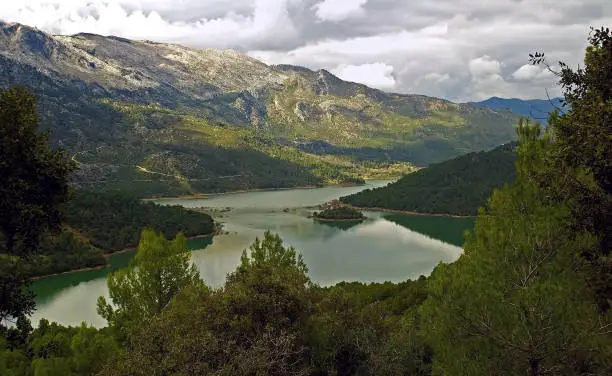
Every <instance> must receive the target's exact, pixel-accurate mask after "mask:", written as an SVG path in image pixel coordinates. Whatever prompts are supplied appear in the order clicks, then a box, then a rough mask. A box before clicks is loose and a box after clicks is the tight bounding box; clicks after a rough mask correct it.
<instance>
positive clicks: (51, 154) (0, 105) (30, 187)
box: [0, 88, 75, 326]
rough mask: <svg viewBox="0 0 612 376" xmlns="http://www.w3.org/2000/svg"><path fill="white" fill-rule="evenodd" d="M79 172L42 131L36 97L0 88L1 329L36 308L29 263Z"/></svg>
mask: <svg viewBox="0 0 612 376" xmlns="http://www.w3.org/2000/svg"><path fill="white" fill-rule="evenodd" d="M74 168H75V166H74V164H73V163H72V162H71V161H70V159H69V158H67V156H66V154H65V153H64V151H63V150H62V149H53V148H51V147H50V145H49V136H48V134H47V133H44V132H41V131H40V130H39V129H38V115H37V112H36V98H35V97H34V95H33V94H31V93H30V92H29V91H28V90H26V89H23V88H14V89H8V90H1V89H0V176H1V177H2V178H1V179H0V261H1V262H0V264H1V265H2V266H1V267H0V297H1V299H0V326H2V325H3V324H4V320H6V319H8V318H18V317H20V316H24V315H27V314H29V313H31V312H32V310H33V309H34V302H33V296H32V294H31V293H29V292H28V291H27V281H28V277H29V275H28V273H27V271H28V268H26V267H24V264H25V259H28V258H29V257H30V256H31V255H32V254H34V253H36V252H37V251H38V248H39V242H40V237H41V235H42V234H43V232H45V231H47V230H54V229H57V228H58V226H59V224H60V215H59V214H60V212H59V205H60V204H61V203H63V202H64V201H66V200H67V199H68V196H69V193H70V189H69V184H68V177H69V174H70V173H71V172H72V171H73V170H74Z"/></svg>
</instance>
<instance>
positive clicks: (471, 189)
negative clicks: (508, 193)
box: [341, 142, 516, 215]
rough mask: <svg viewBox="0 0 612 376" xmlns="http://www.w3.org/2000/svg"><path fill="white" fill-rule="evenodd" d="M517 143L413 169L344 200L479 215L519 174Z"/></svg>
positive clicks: (380, 205) (371, 205)
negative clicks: (482, 207)
mask: <svg viewBox="0 0 612 376" xmlns="http://www.w3.org/2000/svg"><path fill="white" fill-rule="evenodd" d="M515 149H516V143H514V142H513V143H509V144H507V145H503V146H500V147H498V148H496V149H493V150H491V151H483V152H478V153H469V154H466V155H462V156H460V157H457V158H455V159H451V160H449V161H445V162H441V163H437V164H433V165H430V166H429V167H427V168H424V169H421V170H419V171H417V172H413V173H410V174H408V175H406V176H404V177H402V178H401V179H399V180H398V181H396V182H394V183H391V184H389V185H387V186H386V187H380V188H374V189H366V190H364V191H361V192H359V193H355V194H353V195H350V196H346V197H342V198H341V201H343V202H345V203H347V204H350V205H353V206H357V207H369V208H383V209H392V210H405V211H415V212H420V213H438V214H456V215H476V214H477V213H478V207H480V206H482V205H484V204H485V202H486V200H487V198H488V197H489V196H490V195H491V193H493V190H494V189H495V188H501V187H502V186H503V185H504V184H506V183H508V182H510V181H512V180H513V179H514V177H515V168H514V163H515V161H516V152H515Z"/></svg>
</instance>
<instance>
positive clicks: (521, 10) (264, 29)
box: [0, 0, 612, 101]
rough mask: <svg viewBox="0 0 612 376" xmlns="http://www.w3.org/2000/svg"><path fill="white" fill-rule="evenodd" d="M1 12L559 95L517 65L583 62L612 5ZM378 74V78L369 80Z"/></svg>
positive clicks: (400, 87) (84, 28)
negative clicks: (537, 58)
mask: <svg viewBox="0 0 612 376" xmlns="http://www.w3.org/2000/svg"><path fill="white" fill-rule="evenodd" d="M0 19H4V20H6V21H18V22H22V23H25V24H28V25H31V26H37V27H39V28H41V29H43V30H46V31H50V32H55V33H64V34H72V33H77V32H91V33H98V34H114V35H117V36H123V37H127V38H134V39H151V40H157V41H167V42H175V43H181V44H186V45H188V46H194V47H203V48H209V47H213V48H236V49H239V50H241V51H245V52H248V53H249V54H250V55H251V56H254V57H257V58H262V59H263V60H264V61H265V62H267V63H272V64H279V63H286V64H297V65H303V66H306V67H309V68H311V69H321V68H325V69H328V70H335V69H340V68H338V67H340V66H347V67H351V66H353V67H362V66H368V65H369V64H370V65H371V64H372V63H373V62H376V63H378V64H380V67H383V66H384V67H385V68H384V69H383V68H376V70H374V68H370V69H371V70H367V69H366V68H363V67H362V68H360V69H361V70H362V73H360V74H357V73H351V77H352V79H353V80H355V81H360V82H365V81H363V80H369V81H368V82H378V83H379V84H378V85H380V83H382V84H383V85H387V87H391V86H389V85H391V82H392V81H391V78H390V77H392V78H393V86H392V89H393V90H394V91H398V92H408V91H410V92H415V93H419V94H426V95H435V96H442V97H445V98H448V99H451V100H455V101H467V100H471V99H476V98H477V97H478V98H480V97H481V96H483V95H489V94H491V93H496V94H495V95H499V96H515V97H520V98H534V97H536V98H537V97H539V98H543V97H545V95H546V91H545V90H549V92H551V93H558V87H557V85H556V78H555V77H554V76H553V75H552V74H550V72H547V71H545V70H541V69H540V68H538V69H540V71H539V72H538V71H536V70H535V69H536V67H529V66H527V67H525V65H526V63H527V58H528V54H529V53H532V52H534V51H535V50H539V51H543V52H546V54H547V56H549V57H550V59H551V60H552V61H558V60H562V61H565V62H567V63H568V64H570V65H574V66H575V65H576V64H578V63H581V62H582V58H583V56H584V48H585V46H586V38H587V36H588V33H589V26H591V25H592V26H595V27H599V26H601V25H608V26H609V25H612V2H611V1H609V0H529V1H527V0H523V1H513V0H499V1H496V2H483V1H479V0H436V1H432V0H411V1H407V0H384V1H383V0H378V1H369V2H366V1H365V0H232V1H227V0H206V1H203V0H180V1H179V0H115V1H113V0H0ZM322 21H324V22H322ZM387 67H392V68H393V71H392V72H393V75H392V76H389V75H388V74H386V73H384V72H387V71H388V68H387ZM347 69H348V70H349V71H350V69H349V68H347ZM355 69H357V68H355ZM385 69H387V70H385ZM366 71H369V72H370V73H367V74H366V73H365V72H366ZM374 71H376V72H378V73H376V76H377V77H378V78H377V79H372V78H369V77H371V76H374V73H372V72H374ZM379 87H380V86H379ZM551 95H556V94H551Z"/></svg>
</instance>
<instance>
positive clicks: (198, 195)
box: [141, 179, 391, 202]
mask: <svg viewBox="0 0 612 376" xmlns="http://www.w3.org/2000/svg"><path fill="white" fill-rule="evenodd" d="M364 180H366V181H367V180H391V179H364ZM364 185H366V183H364V184H358V183H340V184H326V185H298V186H296V187H287V188H253V189H241V190H237V191H229V192H219V193H196V194H193V195H185V196H160V197H148V198H143V199H141V200H142V201H145V202H148V201H159V200H169V201H170V200H171V201H174V200H197V199H207V198H213V197H218V196H227V195H233V194H239V193H254V192H276V191H290V190H294V189H319V188H325V187H359V186H364Z"/></svg>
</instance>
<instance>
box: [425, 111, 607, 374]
mask: <svg viewBox="0 0 612 376" xmlns="http://www.w3.org/2000/svg"><path fill="white" fill-rule="evenodd" d="M518 134H519V137H520V139H521V147H520V149H519V159H518V161H517V172H518V178H517V180H516V181H515V182H514V183H512V184H511V185H510V186H507V187H505V188H504V189H502V190H500V191H496V192H495V193H494V194H493V196H492V198H491V199H490V201H489V203H488V207H487V209H486V210H484V209H481V211H480V214H479V217H478V219H477V221H476V226H475V230H474V234H473V235H471V236H468V238H467V240H466V243H465V246H464V250H465V252H464V254H463V255H462V256H461V257H460V259H459V260H458V261H457V262H455V263H454V264H451V265H443V264H442V265H440V266H438V267H437V268H436V270H435V271H434V273H433V274H432V277H431V278H430V281H429V286H430V295H429V298H428V300H427V301H426V302H425V303H424V305H423V307H422V309H421V312H422V314H423V316H424V322H423V323H422V326H421V328H422V333H423V335H424V337H425V338H427V340H428V341H429V343H430V344H431V345H432V347H433V348H434V352H435V358H434V359H435V362H434V373H436V372H437V373H438V374H462V375H482V374H488V375H517V374H529V375H545V374H563V375H581V374H585V373H589V372H590V373H594V374H598V372H599V373H605V372H606V370H609V368H607V367H609V366H610V364H607V362H608V361H609V359H607V358H606V356H605V354H606V353H607V352H608V351H610V349H611V347H610V346H611V344H612V342H610V336H609V333H608V332H607V330H606V327H607V326H608V325H609V324H606V320H609V319H610V318H607V319H606V318H605V317H601V316H600V315H599V314H598V312H597V310H596V306H595V304H594V300H593V299H592V296H591V295H590V294H588V287H587V285H586V284H585V281H584V276H583V274H582V273H581V272H580V270H579V268H577V264H576V255H577V254H580V253H581V252H582V251H584V250H588V249H590V248H591V247H593V245H594V244H595V242H596V238H595V237H594V236H593V235H592V234H591V233H589V232H586V231H582V232H568V231H561V232H560V231H559V229H563V228H565V227H566V226H567V223H568V222H569V221H570V220H571V208H570V205H569V204H568V203H566V202H555V201H553V200H551V199H550V198H549V197H547V194H546V192H545V191H544V190H541V189H540V188H539V187H538V186H537V185H536V184H535V181H534V180H533V179H532V177H533V172H534V171H537V170H538V169H540V168H542V167H543V166H544V165H545V159H544V158H542V156H543V155H544V153H545V151H546V150H548V149H549V148H550V147H551V146H550V145H551V142H550V137H544V138H539V134H540V132H539V127H538V126H537V125H536V126H530V125H529V124H526V123H521V124H520V125H519V128H518Z"/></svg>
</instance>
